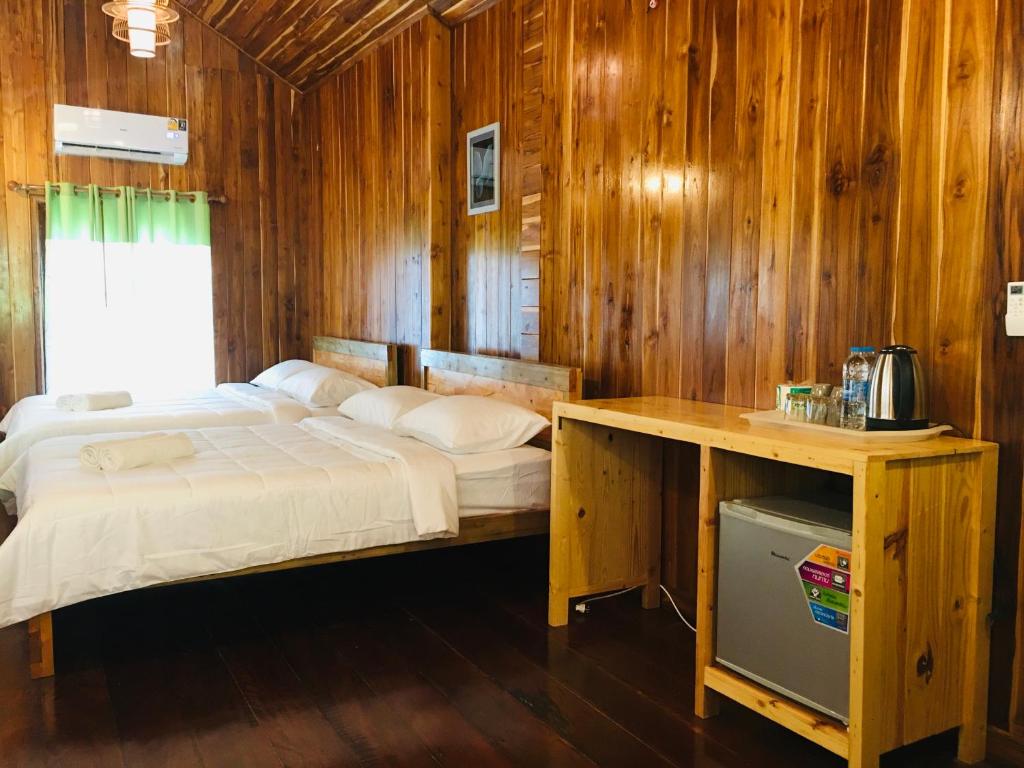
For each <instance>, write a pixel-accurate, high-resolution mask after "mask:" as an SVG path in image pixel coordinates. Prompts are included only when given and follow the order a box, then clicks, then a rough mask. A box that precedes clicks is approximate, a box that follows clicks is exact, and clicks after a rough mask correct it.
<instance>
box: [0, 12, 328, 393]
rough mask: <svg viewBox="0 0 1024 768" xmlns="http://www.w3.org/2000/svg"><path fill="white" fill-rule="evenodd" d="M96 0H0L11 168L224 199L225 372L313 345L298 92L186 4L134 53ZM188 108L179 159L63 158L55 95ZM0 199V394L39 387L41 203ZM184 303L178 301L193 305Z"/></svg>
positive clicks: (216, 250)
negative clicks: (144, 53) (36, 248)
mask: <svg viewBox="0 0 1024 768" xmlns="http://www.w3.org/2000/svg"><path fill="white" fill-rule="evenodd" d="M100 5H101V3H97V2H92V0H0V17H2V18H3V23H2V24H0V136H2V142H0V143H2V148H0V180H2V181H3V182H4V185H5V184H6V182H7V181H8V180H15V181H20V182H23V183H33V184H38V183H42V182H43V181H47V180H54V181H70V182H74V183H78V184H87V183H96V184H102V185H120V184H140V185H143V186H150V187H154V188H160V189H164V188H172V189H178V190H195V189H198V190H205V191H207V192H209V193H211V194H215V195H221V194H224V195H227V197H228V203H227V204H226V205H223V206H218V205H214V206H211V227H212V238H213V242H212V254H213V269H214V276H213V286H214V324H215V332H216V371H217V377H218V380H220V381H226V380H231V381H245V380H248V379H249V378H251V377H252V376H253V375H255V374H256V373H258V372H259V371H260V370H262V369H263V368H264V367H265V366H267V365H269V364H271V363H274V362H276V361H278V360H279V359H281V358H285V357H291V356H296V355H299V354H308V351H309V343H310V339H311V329H310V318H311V307H312V305H313V302H314V300H315V298H316V294H315V293H314V294H312V295H310V294H309V293H307V291H308V290H310V289H313V288H314V287H315V291H316V292H319V288H320V286H319V284H318V283H314V282H311V281H309V280H308V279H307V258H308V255H309V248H308V243H307V239H306V238H307V235H308V233H309V230H308V229H307V228H306V227H305V226H304V219H303V216H302V212H303V211H305V210H308V209H309V207H310V201H309V198H308V194H307V190H308V186H307V185H305V184H304V183H303V182H304V180H305V179H306V177H307V171H308V169H307V167H306V166H305V165H304V160H305V158H306V157H307V153H306V152H305V151H304V147H305V146H306V130H307V126H306V125H305V124H304V122H303V119H302V116H303V113H302V111H301V109H300V101H299V98H300V97H299V95H298V94H297V93H296V92H295V91H293V90H292V89H291V88H289V87H288V86H286V85H284V84H283V83H282V82H280V81H278V80H277V79H275V78H274V77H273V76H271V75H270V74H269V73H268V72H267V71H266V70H264V69H262V68H260V67H258V66H257V65H256V64H254V63H253V61H252V60H251V59H250V58H248V57H247V56H246V55H244V54H242V53H240V52H239V51H238V50H237V49H235V48H234V47H233V46H231V45H230V44H228V43H227V42H225V41H224V40H223V39H222V38H220V37H219V36H218V35H217V34H216V33H214V32H213V31H212V30H211V29H210V28H208V27H206V26H204V25H203V24H201V23H199V22H198V21H196V20H195V19H194V18H193V17H192V16H190V15H188V14H184V15H183V17H182V20H181V21H180V22H179V23H177V24H174V25H172V27H171V33H172V39H171V43H170V45H169V46H167V47H166V48H163V49H161V50H160V54H159V56H157V57H156V58H154V59H151V60H149V61H146V60H143V59H137V58H132V57H131V56H130V55H129V54H128V47H127V45H125V44H124V43H120V42H118V41H117V40H115V39H114V38H113V37H112V36H111V34H110V23H109V22H110V20H109V18H108V17H107V16H105V15H104V14H103V13H102V11H101V10H100ZM55 102H57V103H67V104H74V105H78V106H87V107H99V108H105V109H116V110H124V111H129V112H146V113H150V114H158V115H174V116H181V117H187V118H188V119H189V123H190V133H191V146H190V157H189V161H188V163H187V164H186V165H185V166H182V167H168V166H162V165H151V164H146V163H126V162H121V161H114V160H98V159H81V158H57V157H55V156H54V154H53V137H52V112H51V105H52V104H53V103H55ZM0 194H3V195H4V197H3V201H2V205H0V405H2V407H4V408H6V407H8V406H10V404H11V403H13V402H14V401H15V400H17V399H18V398H20V397H23V396H25V395H29V394H33V393H35V392H36V391H37V387H38V385H39V382H37V381H36V358H37V355H38V352H39V339H38V338H37V333H36V325H35V301H34V297H33V290H34V280H35V278H34V269H35V267H34V259H33V237H34V235H35V233H34V230H33V213H32V203H31V202H30V201H29V200H28V199H26V198H24V197H20V196H18V195H15V194H14V193H12V192H9V191H7V190H6V188H3V189H2V190H0ZM187 311H189V308H188V307H182V312H187Z"/></svg>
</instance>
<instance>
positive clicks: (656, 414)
mask: <svg viewBox="0 0 1024 768" xmlns="http://www.w3.org/2000/svg"><path fill="white" fill-rule="evenodd" d="M750 411H751V409H750V408H738V407H735V406H728V405H719V404H717V403H704V402H700V401H695V400H682V399H679V398H674V397H663V396H660V395H655V396H646V397H627V398H612V399H606V400H579V401H576V402H562V403H556V404H555V409H554V417H555V419H556V425H557V419H558V417H560V416H561V417H563V418H570V419H574V420H577V421H586V422H590V423H593V424H601V425H604V426H609V427H615V428H618V429H626V430H630V431H633V432H642V433H645V434H651V435H658V436H661V437H666V438H670V439H673V440H680V441H682V442H689V443H697V444H700V445H708V446H711V447H715V448H722V449H724V450H731V451H736V452H739V453H751V454H754V455H758V456H764V457H766V458H775V459H779V460H782V461H790V462H792V463H796V464H804V465H806V466H820V467H822V468H824V469H834V470H836V471H839V472H845V473H851V472H852V470H853V467H854V465H856V464H860V463H863V462H867V461H872V460H881V461H893V460H900V459H917V458H928V457H932V456H949V455H952V454H958V453H984V452H988V451H996V450H998V446H997V445H996V444H995V443H988V442H984V441H981V440H965V439H963V438H957V437H944V436H943V437H935V438H932V439H930V440H922V441H919V442H912V443H866V442H860V441H859V440H858V439H857V438H856V437H854V436H851V437H846V436H833V435H828V434H820V433H816V432H805V431H801V430H797V429H794V428H792V427H770V426H761V425H758V426H754V425H752V424H751V423H750V422H748V421H747V420H746V419H742V418H740V415H741V414H744V413H749V412H750Z"/></svg>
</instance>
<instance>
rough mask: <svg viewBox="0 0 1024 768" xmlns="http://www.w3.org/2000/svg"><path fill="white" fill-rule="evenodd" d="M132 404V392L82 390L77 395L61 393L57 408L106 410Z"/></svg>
mask: <svg viewBox="0 0 1024 768" xmlns="http://www.w3.org/2000/svg"><path fill="white" fill-rule="evenodd" d="M131 404H132V396H131V393H130V392H124V391H121V390H117V391H114V392H82V393H79V394H77V395H61V396H60V397H58V398H57V408H58V409H60V410H62V411H106V410H110V409H111V408H127V407H128V406H129V405H131Z"/></svg>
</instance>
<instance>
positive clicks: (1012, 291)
mask: <svg viewBox="0 0 1024 768" xmlns="http://www.w3.org/2000/svg"><path fill="white" fill-rule="evenodd" d="M1006 335H1007V336H1024V282H1020V283H1007V284H1006Z"/></svg>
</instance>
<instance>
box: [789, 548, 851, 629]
mask: <svg viewBox="0 0 1024 768" xmlns="http://www.w3.org/2000/svg"><path fill="white" fill-rule="evenodd" d="M794 569H795V570H796V575H797V578H799V579H800V585H801V587H802V588H803V590H804V597H805V598H806V599H807V608H808V610H810V612H811V619H812V620H814V622H815V623H816V624H820V625H822V626H823V627H828V628H829V629H833V630H835V631H836V632H842V633H843V634H848V633H849V631H850V553H849V552H846V551H844V550H842V549H837V548H836V547H832V546H829V545H827V544H821V545H819V546H818V547H816V548H815V549H814V551H812V552H811V553H810V554H808V555H807V557H805V558H804V559H803V560H801V561H800V562H799V563H797V564H796V565H795V566H794Z"/></svg>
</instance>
